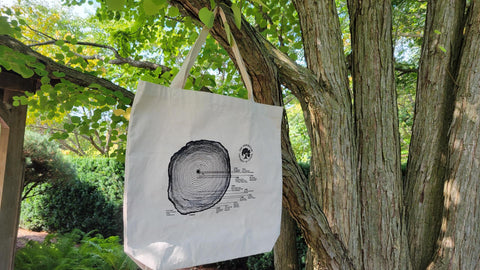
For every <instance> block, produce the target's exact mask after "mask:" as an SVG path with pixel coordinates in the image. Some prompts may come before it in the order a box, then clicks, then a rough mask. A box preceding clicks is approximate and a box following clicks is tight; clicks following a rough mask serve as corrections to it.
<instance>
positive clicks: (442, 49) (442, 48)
mask: <svg viewBox="0 0 480 270" xmlns="http://www.w3.org/2000/svg"><path fill="white" fill-rule="evenodd" d="M438 48H439V49H440V50H441V51H442V52H444V53H447V49H445V47H443V46H441V45H438Z"/></svg>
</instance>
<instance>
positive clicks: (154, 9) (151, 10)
mask: <svg viewBox="0 0 480 270" xmlns="http://www.w3.org/2000/svg"><path fill="white" fill-rule="evenodd" d="M166 5H167V1H166V0H145V1H143V10H144V11H145V14H146V15H149V16H151V15H155V14H157V13H158V11H160V9H161V8H162V7H166Z"/></svg>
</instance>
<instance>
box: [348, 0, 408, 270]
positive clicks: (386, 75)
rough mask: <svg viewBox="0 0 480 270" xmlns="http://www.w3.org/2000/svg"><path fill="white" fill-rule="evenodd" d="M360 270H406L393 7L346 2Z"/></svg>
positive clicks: (372, 1) (387, 3)
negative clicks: (359, 235)
mask: <svg viewBox="0 0 480 270" xmlns="http://www.w3.org/2000/svg"><path fill="white" fill-rule="evenodd" d="M348 8H349V13H350V22H351V25H350V32H351V33H352V60H353V63H352V77H353V89H354V100H355V120H356V127H357V140H358V157H359V159H358V180H359V184H360V204H361V219H362V224H361V228H362V229H361V230H362V262H363V267H364V269H408V268H409V260H408V247H407V241H406V230H405V224H404V213H403V212H404V211H403V187H402V186H403V185H402V179H401V172H400V140H399V133H398V115H397V103H396V92H395V78H394V64H393V46H392V22H391V17H392V16H391V3H390V1H389V0H386V1H378V0H365V1H353V0H351V1H348Z"/></svg>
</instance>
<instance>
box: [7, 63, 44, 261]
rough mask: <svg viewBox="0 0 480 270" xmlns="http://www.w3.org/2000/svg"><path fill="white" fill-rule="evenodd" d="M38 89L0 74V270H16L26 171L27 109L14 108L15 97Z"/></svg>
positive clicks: (35, 82) (29, 82)
mask: <svg viewBox="0 0 480 270" xmlns="http://www.w3.org/2000/svg"><path fill="white" fill-rule="evenodd" d="M37 86H38V80H37V79H33V78H29V79H24V78H22V77H21V76H20V75H18V74H16V73H14V72H8V71H2V72H0V99H1V101H2V102H1V103H0V125H1V129H0V239H1V241H0V269H13V263H14V258H15V256H14V255H15V242H16V236H17V231H18V222H19V213H20V203H21V195H22V190H23V180H24V179H23V178H24V170H25V159H24V157H23V137H24V134H25V120H26V117H27V106H13V105H12V103H13V97H14V96H20V95H24V94H25V92H26V91H29V92H35V90H36V89H37V88H38V87H37Z"/></svg>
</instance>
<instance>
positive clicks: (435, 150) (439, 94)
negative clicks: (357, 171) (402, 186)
mask: <svg viewBox="0 0 480 270" xmlns="http://www.w3.org/2000/svg"><path fill="white" fill-rule="evenodd" d="M464 11H465V1H464V0H456V1H430V2H429V3H428V10H427V19H426V25H425V34H424V42H423V47H422V55H421V61H420V66H419V72H418V83H417V94H416V103H415V119H414V124H413V130H412V138H411V144H410V155H409V158H408V169H407V178H406V191H405V193H406V196H405V201H406V206H407V208H406V210H407V212H406V214H407V228H408V239H409V245H410V250H412V251H414V252H412V253H411V254H410V255H411V260H412V266H413V268H414V269H425V268H426V267H427V266H428V264H429V263H430V261H431V258H432V257H433V254H434V250H435V247H436V241H437V238H438V234H439V232H440V222H441V217H442V210H443V183H444V181H445V177H446V173H447V172H446V168H447V143H448V128H449V127H450V123H451V119H452V114H453V103H454V96H453V88H454V77H455V76H456V73H457V67H456V66H457V60H458V58H459V56H460V45H461V41H462V34H463V33H462V31H463V17H464V16H463V14H464ZM440 47H442V48H445V49H446V52H443V51H442V49H441V48H440Z"/></svg>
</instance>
